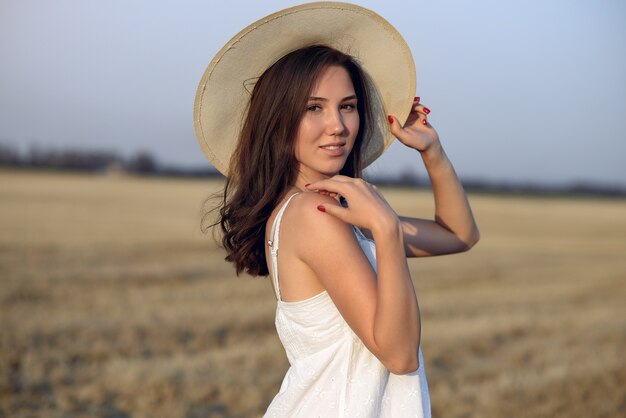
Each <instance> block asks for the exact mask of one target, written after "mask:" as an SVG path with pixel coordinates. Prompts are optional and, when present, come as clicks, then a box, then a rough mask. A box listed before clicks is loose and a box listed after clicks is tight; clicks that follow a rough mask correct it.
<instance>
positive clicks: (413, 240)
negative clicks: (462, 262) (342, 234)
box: [389, 98, 480, 257]
mask: <svg viewBox="0 0 626 418" xmlns="http://www.w3.org/2000/svg"><path fill="white" fill-rule="evenodd" d="M428 113H430V110H428V109H427V108H426V107H424V106H423V105H421V104H420V103H419V98H416V100H415V102H414V103H413V111H412V112H411V115H410V116H409V118H408V119H407V121H406V123H405V125H404V126H400V123H399V122H398V120H397V119H396V118H395V117H391V116H390V117H389V121H390V127H391V132H392V133H393V134H394V136H395V137H396V138H398V140H400V142H402V143H403V144H404V145H406V146H408V147H410V148H413V149H415V150H417V151H419V153H420V155H421V157H422V161H423V162H424V166H425V167H426V170H427V172H428V177H429V178H430V182H431V185H432V190H433V194H434V199H435V217H434V220H429V219H418V218H409V217H400V220H401V223H402V230H403V233H404V249H405V253H406V256H407V257H423V256H431V255H442V254H450V253H458V252H462V251H467V250H469V249H470V248H471V247H472V246H474V244H476V242H478V239H479V237H480V234H479V232H478V227H477V226H476V221H475V220H474V216H473V215H472V210H471V208H470V205H469V202H468V200H467V196H466V195H465V191H464V190H463V186H462V185H461V182H460V181H459V179H458V177H457V175H456V172H455V171H454V167H453V166H452V163H451V162H450V160H449V159H448V157H447V155H446V153H445V152H444V150H443V147H442V146H441V143H440V142H439V135H438V134H437V132H436V131H435V129H434V128H433V127H432V126H431V125H430V124H429V123H428V121H427V118H426V117H427V115H428Z"/></svg>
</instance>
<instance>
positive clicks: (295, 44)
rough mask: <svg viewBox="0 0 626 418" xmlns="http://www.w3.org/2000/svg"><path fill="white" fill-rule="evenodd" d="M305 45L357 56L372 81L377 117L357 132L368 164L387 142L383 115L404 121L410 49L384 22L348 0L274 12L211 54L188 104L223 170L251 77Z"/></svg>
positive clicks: (411, 80)
mask: <svg viewBox="0 0 626 418" xmlns="http://www.w3.org/2000/svg"><path fill="white" fill-rule="evenodd" d="M310 45H326V46H329V47H332V48H335V49H337V50H339V51H341V52H343V53H345V54H348V55H351V56H353V57H355V58H356V60H357V62H359V64H360V65H361V67H362V68H363V70H364V72H365V74H366V77H368V78H369V80H370V83H369V84H370V85H371V86H372V91H370V93H371V97H372V98H373V103H372V108H373V110H374V116H375V119H376V122H375V126H373V129H372V134H371V135H369V137H367V138H364V144H363V147H362V152H363V160H362V161H363V163H364V164H363V165H364V166H367V165H368V164H370V163H371V162H372V161H374V160H375V159H376V158H378V157H379V156H380V155H381V154H382V153H383V151H384V150H385V149H386V148H387V147H388V146H389V144H391V142H392V141H393V136H392V134H391V132H390V131H389V125H388V122H387V119H386V115H387V114H393V115H395V116H397V117H398V119H399V120H401V121H402V120H405V119H406V117H407V116H408V115H409V112H410V111H411V106H412V104H413V97H414V95H415V65H414V63H413V57H412V55H411V51H410V49H409V47H408V45H407V44H406V42H405V41H404V39H403V38H402V36H401V35H400V34H399V33H398V31H397V30H396V29H395V28H394V27H393V26H391V24H390V23H389V22H387V21H386V20H385V19H383V18H382V17H381V16H379V15H377V14H376V13H374V12H372V11H371V10H368V9H365V8H363V7H360V6H356V5H353V4H349V3H336V2H316V3H307V4H303V5H300V6H295V7H290V8H287V9H283V10H280V11H278V12H276V13H273V14H271V15H269V16H266V17H264V18H262V19H259V20H257V21H256V22H254V23H252V24H250V25H249V26H247V27H246V28H244V29H243V30H242V31H240V32H239V33H238V34H237V35H235V36H234V37H233V38H232V39H231V40H230V41H228V42H227V43H226V45H224V47H223V48H222V49H221V50H220V51H219V52H218V53H217V55H215V57H214V58H213V60H211V62H210V63H209V65H208V67H207V69H206V70H205V72H204V75H203V76H202V79H201V81H200V85H199V86H198V90H197V92H196V99H195V103H194V115H193V116H194V128H195V131H196V136H197V138H198V142H199V144H200V147H201V148H202V151H203V152H204V154H205V155H206V157H207V159H208V160H209V161H210V162H211V164H213V166H214V167H215V168H217V169H218V170H219V171H220V172H222V173H223V174H225V175H227V174H228V165H229V163H230V157H231V155H232V153H233V152H234V150H235V146H236V142H237V139H238V136H239V132H240V130H241V126H242V123H243V120H244V118H245V111H246V108H247V105H248V102H249V99H250V92H251V91H252V86H250V85H249V82H250V80H256V79H257V78H258V77H260V76H261V74H263V72H264V71H265V70H266V69H267V68H269V67H270V66H271V65H272V64H274V63H275V62H276V61H278V60H279V59H280V58H281V57H283V56H284V55H286V54H288V53H289V52H292V51H294V50H296V49H300V48H303V47H306V46H310Z"/></svg>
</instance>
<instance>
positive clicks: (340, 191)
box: [305, 175, 400, 237]
mask: <svg viewBox="0 0 626 418" xmlns="http://www.w3.org/2000/svg"><path fill="white" fill-rule="evenodd" d="M305 187H306V189H307V190H309V191H315V192H318V193H320V194H326V195H331V196H337V195H338V196H341V197H343V198H344V199H345V200H346V201H347V202H348V207H347V208H344V207H342V206H340V205H319V206H318V207H317V209H318V210H320V211H322V212H326V213H328V214H330V215H332V216H335V217H336V218H338V219H340V220H342V221H344V222H346V223H348V224H351V225H354V226H357V227H359V228H361V229H367V230H370V231H371V232H372V235H373V236H374V237H376V235H377V234H378V233H383V232H390V231H396V230H398V228H400V220H399V219H398V215H397V214H396V213H395V212H394V210H393V209H392V208H391V206H389V203H387V201H386V200H385V198H384V197H383V196H382V195H381V194H380V193H379V192H378V189H377V188H376V186H374V185H371V184H369V183H368V182H366V181H365V180H363V179H360V178H359V179H355V178H352V177H348V176H342V175H336V176H333V177H330V178H328V179H324V180H319V181H316V182H313V183H311V184H308V185H306V186H305Z"/></svg>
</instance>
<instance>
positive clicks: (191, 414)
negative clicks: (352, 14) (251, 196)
mask: <svg viewBox="0 0 626 418" xmlns="http://www.w3.org/2000/svg"><path fill="white" fill-rule="evenodd" d="M357 3H358V4H360V5H362V6H365V7H367V8H370V9H372V10H374V11H375V12H377V13H379V14H380V15H382V16H383V17H384V18H386V19H387V20H389V22H390V23H392V24H393V25H394V26H395V27H396V28H397V29H398V30H399V32H400V33H401V34H402V35H403V36H404V37H405V39H406V41H407V43H408V44H409V46H410V47H411V50H412V53H413V56H414V59H415V63H416V70H417V91H416V95H417V96H420V97H421V98H422V102H423V103H424V104H426V105H427V106H428V107H429V108H430V109H431V111H432V113H431V114H430V115H429V120H430V122H431V123H432V124H433V125H434V126H435V128H436V129H437V130H438V132H439V134H440V136H441V140H442V143H443V145H444V147H445V149H446V152H447V153H448V155H449V156H450V158H451V160H452V161H453V163H454V165H455V168H456V171H457V173H458V174H459V176H460V178H461V179H462V181H463V183H464V185H465V187H466V190H467V191H468V195H469V197H470V201H471V203H472V207H473V210H474V213H475V215H476V218H477V221H478V224H479V227H480V229H481V241H480V243H479V244H478V245H477V246H476V247H475V248H474V249H472V250H471V251H470V252H468V253H464V254H458V255H453V256H446V257H433V258H427V259H418V260H411V261H410V268H411V272H412V277H413V280H414V282H415V287H416V289H417V292H418V299H419V301H420V306H421V309H422V315H423V327H424V329H423V338H422V340H423V351H424V356H425V359H426V371H427V374H428V379H429V384H430V389H431V396H432V402H433V410H434V414H435V415H436V416H446V417H448V416H450V417H492V416H493V417H498V416H516V417H554V416H568V417H578V416H580V417H583V416H584V417H588V416H595V417H618V416H624V415H625V414H626V365H625V364H624V362H623V356H622V353H623V352H624V350H625V349H626V308H624V306H623V305H624V304H623V301H624V300H625V299H626V257H624V254H625V253H626V199H624V196H626V164H625V163H624V161H623V160H624V156H625V155H626V145H625V144H626V118H624V116H623V115H624V114H626V52H625V51H626V3H624V2H622V1H618V0H612V1H611V0H601V1H597V2H584V1H579V0H573V1H565V0H557V1H553V2H540V1H538V0H530V1H526V2H515V3H511V2H497V1H488V0H477V1H475V2H463V1H451V0H442V1H438V2H420V1H415V2H404V1H399V0H395V1H386V2H384V3H383V2H375V1H358V2H357ZM295 4H298V3H296V2H291V1H277V0H271V1H266V2H252V1H237V0H233V1H231V2H228V4H224V3H221V2H216V1H179V2H173V1H169V2H168V1H159V2H154V1H145V0H136V1H130V2H129V1H120V0H114V1H109V2H80V1H69V0H60V1H56V2H46V1H43V0H22V1H17V0H0V57H1V65H0V417H4V416H6V417H39V416H41V417H120V418H121V417H186V418H195V417H256V416H261V415H262V413H263V411H264V408H265V407H266V406H267V405H268V404H269V402H270V401H271V399H272V397H273V396H274V395H275V393H276V392H277V390H278V387H279V386H280V382H281V379H282V377H283V376H284V373H285V371H286V369H287V367H288V363H287V360H286V358H285V355H284V352H283V350H282V347H281V345H280V342H279V341H278V338H277V336H276V332H275V329H274V323H273V315H274V309H275V302H274V299H273V295H272V291H271V287H270V285H269V283H268V282H267V281H266V280H265V279H261V278H250V277H247V276H241V277H235V275H234V271H233V268H232V267H231V266H230V265H229V264H227V263H226V262H225V261H223V257H224V254H223V251H222V250H221V249H219V248H218V246H217V245H216V243H215V242H214V240H213V239H212V237H211V236H210V234H209V235H204V234H202V233H201V232H200V228H199V225H200V218H201V215H202V210H203V209H202V206H203V202H204V200H205V199H206V198H207V197H208V196H210V195H211V194H212V193H215V192H217V191H219V189H220V187H221V185H222V184H223V179H222V178H221V177H219V176H218V175H217V173H216V172H215V170H213V169H212V167H210V166H209V164H208V163H207V162H206V161H205V160H204V157H203V155H202V153H201V152H200V150H199V147H198V146H197V143H196V140H195V137H194V133H193V126H192V106H193V99H194V95H195V89H196V86H197V84H198V82H199V80H200V77H201V75H202V73H203V71H204V69H205V67H206V65H207V64H208V62H209V61H210V59H211V58H212V57H213V55H214V54H215V53H216V52H217V51H218V50H219V49H220V48H221V47H222V45H223V44H224V43H226V42H227V41H228V40H229V39H230V38H231V37H232V36H233V35H235V34H236V33H237V32H238V31H239V30H240V29H242V28H243V27H245V26H246V25H248V24H249V23H251V22H252V21H254V20H256V19H258V18H260V17H262V16H264V15H266V14H269V13H272V12H274V11H276V10H279V9H281V8H284V7H288V6H292V5H295ZM366 174H367V176H368V177H369V178H370V179H371V180H372V181H374V182H377V183H379V184H381V185H383V186H384V189H383V190H384V193H385V196H386V197H387V198H388V200H389V201H390V203H392V205H393V206H394V208H396V210H397V211H398V212H399V213H402V214H404V215H410V216H417V217H424V218H432V216H433V212H434V205H433V202H432V194H431V193H430V190H429V185H428V179H427V175H426V172H425V170H424V168H423V165H422V164H421V160H420V158H419V155H417V153H410V152H406V150H405V149H403V148H402V146H401V144H398V143H394V144H393V145H392V146H391V147H390V149H389V150H388V151H387V152H386V153H385V154H384V155H383V157H381V158H380V159H379V160H378V161H376V163H375V164H373V166H371V167H370V168H368V170H367V172H366Z"/></svg>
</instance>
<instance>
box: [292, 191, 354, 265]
mask: <svg viewBox="0 0 626 418" xmlns="http://www.w3.org/2000/svg"><path fill="white" fill-rule="evenodd" d="M318 205H324V206H326V207H328V206H330V205H335V206H341V205H340V204H339V202H338V201H337V200H336V199H334V198H332V197H329V196H323V195H320V194H318V193H310V192H305V193H301V194H299V195H298V196H295V197H294V198H293V200H292V201H291V203H290V204H289V206H290V207H289V208H288V210H286V211H285V215H284V218H283V219H284V220H285V223H284V225H285V226H284V228H285V235H286V236H289V237H290V238H287V239H289V240H290V242H291V243H293V244H294V246H293V248H294V250H296V253H297V257H298V258H300V259H301V260H303V261H304V262H305V263H306V264H308V265H311V264H318V265H319V263H325V262H326V260H328V259H329V255H333V256H335V255H339V254H343V255H344V256H345V255H347V254H353V253H354V252H356V251H360V247H359V244H358V241H357V240H356V237H355V236H354V231H353V229H352V227H351V226H350V225H349V224H346V223H345V222H344V221H342V220H340V219H338V218H336V217H335V216H332V215H330V214H328V213H324V212H321V211H319V210H318V209H317V206H318ZM281 228H282V227H281Z"/></svg>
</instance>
